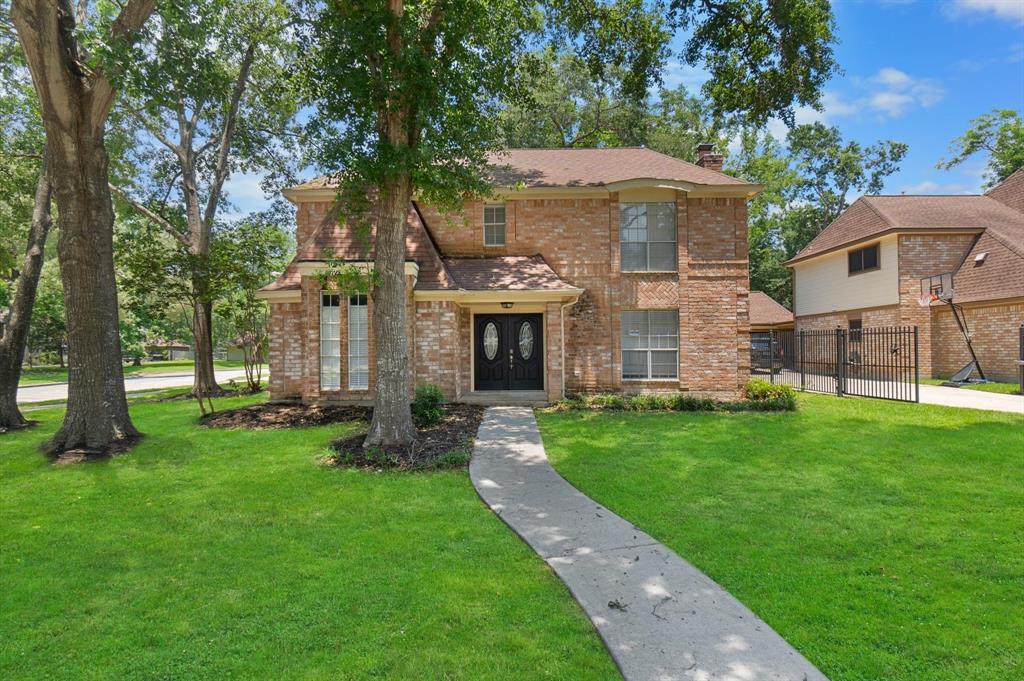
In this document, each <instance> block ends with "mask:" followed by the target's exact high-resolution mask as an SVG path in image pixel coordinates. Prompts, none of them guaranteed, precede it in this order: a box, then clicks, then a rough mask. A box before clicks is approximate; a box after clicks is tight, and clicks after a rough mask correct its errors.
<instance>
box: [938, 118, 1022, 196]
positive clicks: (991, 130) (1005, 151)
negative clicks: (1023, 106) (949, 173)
mask: <svg viewBox="0 0 1024 681" xmlns="http://www.w3.org/2000/svg"><path fill="white" fill-rule="evenodd" d="M979 152H981V153H985V154H988V166H987V167H986V169H985V186H986V187H993V186H995V185H997V184H999V183H1000V182H1002V181H1003V180H1005V179H1006V178H1008V177H1009V176H1010V175H1012V174H1013V173H1014V172H1015V171H1017V169H1019V168H1021V167H1024V122H1022V121H1021V115H1020V112H1019V111H1015V110H1013V109H994V110H993V111H991V112H989V113H986V114H982V115H981V116H978V117H977V118H975V119H974V120H973V121H971V125H970V127H969V128H968V129H967V131H966V132H964V134H962V135H960V137H957V138H956V139H955V140H953V142H952V143H951V144H950V145H949V153H950V158H948V159H942V160H940V161H939V163H938V166H937V167H938V168H940V169H944V170H949V169H950V168H953V167H956V166H958V165H960V164H961V163H963V162H964V161H966V160H967V158H968V157H970V156H973V155H974V154H977V153H979Z"/></svg>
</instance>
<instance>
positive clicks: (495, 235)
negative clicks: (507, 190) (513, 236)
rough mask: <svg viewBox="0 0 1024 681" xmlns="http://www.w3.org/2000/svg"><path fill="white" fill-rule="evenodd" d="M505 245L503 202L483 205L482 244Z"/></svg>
mask: <svg viewBox="0 0 1024 681" xmlns="http://www.w3.org/2000/svg"><path fill="white" fill-rule="evenodd" d="M504 245H505V204H503V203H499V204H488V205H486V206H484V246H504Z"/></svg>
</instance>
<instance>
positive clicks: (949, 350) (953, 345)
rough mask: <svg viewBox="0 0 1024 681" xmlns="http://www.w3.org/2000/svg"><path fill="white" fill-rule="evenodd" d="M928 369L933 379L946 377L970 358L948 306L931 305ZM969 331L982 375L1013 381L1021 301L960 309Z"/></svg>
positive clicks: (1022, 310) (1022, 311) (1022, 313)
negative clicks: (931, 370) (929, 366)
mask: <svg viewBox="0 0 1024 681" xmlns="http://www.w3.org/2000/svg"><path fill="white" fill-rule="evenodd" d="M931 309H932V338H931V350H932V358H933V359H932V368H933V372H934V374H935V376H936V377H937V378H949V377H950V376H952V375H953V374H954V373H956V372H957V371H959V370H960V369H962V368H963V366H964V365H965V364H967V362H969V361H970V359H971V356H970V353H968V352H967V344H966V343H964V339H963V335H962V334H961V333H960V329H959V328H958V327H957V325H956V321H955V320H954V319H953V315H952V313H951V312H950V310H949V306H948V305H933V306H932V308H931ZM962 309H963V311H964V315H965V316H966V318H967V326H968V328H969V329H970V330H971V333H972V334H973V335H972V337H971V344H972V345H973V346H974V352H975V353H976V354H977V355H978V361H979V362H981V368H982V369H983V370H984V371H985V376H986V377H987V378H989V379H991V380H995V381H1006V382H1008V383H1016V382H1017V381H1018V380H1020V379H1019V376H1020V375H1019V373H1018V367H1017V357H1018V353H1019V351H1020V349H1019V342H1020V341H1019V337H1018V334H1019V333H1020V331H1019V329H1020V325H1021V324H1022V323H1024V301H1016V302H1008V303H1005V304H997V305H969V306H965V307H964V308H962Z"/></svg>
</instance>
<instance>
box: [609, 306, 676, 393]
mask: <svg viewBox="0 0 1024 681" xmlns="http://www.w3.org/2000/svg"><path fill="white" fill-rule="evenodd" d="M678 377H679V311H678V310H630V311H627V312H623V313H622V378H623V380H649V379H671V378H678Z"/></svg>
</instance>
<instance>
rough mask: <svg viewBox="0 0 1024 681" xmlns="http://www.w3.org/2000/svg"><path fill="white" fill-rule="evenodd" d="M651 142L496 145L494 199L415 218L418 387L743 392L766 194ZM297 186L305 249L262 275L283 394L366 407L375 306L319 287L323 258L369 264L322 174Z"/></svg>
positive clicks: (411, 231)
mask: <svg viewBox="0 0 1024 681" xmlns="http://www.w3.org/2000/svg"><path fill="white" fill-rule="evenodd" d="M700 153H701V161H700V163H699V164H696V165H694V164H691V163H686V162H683V161H680V160H677V159H674V158H671V157H668V156H665V155H663V154H659V153H657V152H654V151H651V150H648V149H639V148H633V149H518V150H511V151H508V152H505V153H502V154H500V155H497V156H494V157H492V166H493V178H494V182H495V188H496V193H497V197H496V198H495V199H494V200H493V201H489V202H486V203H468V204H467V205H466V206H465V208H464V210H463V211H462V213H461V215H454V216H453V215H447V216H446V215H441V214H439V213H438V212H437V211H436V210H435V209H433V208H432V207H431V206H428V205H424V204H421V203H419V202H414V203H413V204H412V205H411V206H410V209H409V216H408V222H407V240H406V244H407V246H406V249H407V258H406V265H405V272H406V277H407V283H408V307H407V311H408V318H409V324H408V329H409V330H408V335H409V352H410V359H411V363H410V365H411V369H412V372H413V376H412V378H413V382H414V383H422V382H430V383H434V384H437V385H439V386H440V387H441V388H442V390H443V391H444V393H445V395H446V396H447V397H448V398H449V399H464V398H467V397H468V396H470V395H471V394H472V393H484V394H483V395H478V396H477V397H484V398H487V397H498V396H495V395H493V394H492V393H491V391H529V394H531V395H533V396H535V397H537V398H540V399H548V400H554V399H558V398H560V397H561V396H562V395H563V394H565V393H566V392H593V391H630V392H633V391H637V392H639V391H670V390H671V391H679V390H683V391H689V392H692V393H697V394H702V395H713V396H719V397H726V398H733V397H736V396H737V395H738V394H739V393H740V391H741V389H742V386H743V385H744V384H745V383H746V381H747V378H748V375H749V356H748V348H749V335H748V323H747V293H748V291H747V287H748V283H747V201H748V200H749V199H750V198H751V197H752V196H754V195H755V194H756V192H757V191H758V190H759V189H760V187H759V186H757V185H752V184H748V183H746V182H742V181H740V180H737V179H736V178H734V177H730V176H728V175H725V174H723V173H722V172H720V169H721V163H722V157H721V156H720V155H718V154H714V153H711V147H710V145H702V146H701V148H700ZM285 196H286V197H287V198H288V199H289V200H291V201H292V202H293V203H294V204H295V205H296V207H297V234H296V240H297V243H298V252H297V254H296V256H295V259H294V260H293V261H292V263H291V264H290V265H289V266H288V268H287V269H286V271H285V272H284V274H282V276H281V277H280V278H279V279H278V280H277V281H275V282H274V283H272V284H270V285H268V286H266V287H264V288H263V289H262V290H261V292H260V294H259V295H260V296H261V297H262V298H264V299H266V300H267V301H268V302H269V304H270V346H269V365H270V376H271V378H270V392H271V396H272V397H273V398H276V399H283V398H293V399H294V398H299V399H302V400H307V401H311V400H345V401H360V402H363V401H369V400H371V399H372V393H371V392H370V391H371V390H372V386H373V384H374V354H373V353H374V345H373V337H372V328H371V327H372V324H371V323H370V319H371V315H372V308H373V300H372V297H367V296H365V295H357V294H353V295H346V294H344V293H341V294H339V293H338V292H334V291H325V290H321V285H320V282H319V281H318V279H317V277H316V276H315V275H316V273H317V272H318V271H320V270H322V268H323V267H324V265H325V263H324V257H325V253H327V254H329V255H330V256H332V257H333V258H336V259H342V260H346V261H350V262H354V263H365V266H367V267H369V266H371V263H372V254H371V253H367V252H366V249H364V248H363V247H362V246H361V245H360V243H359V240H358V239H357V238H355V236H354V235H353V233H352V230H351V229H350V228H349V226H347V225H339V224H338V222H337V220H336V219H335V215H336V212H335V211H334V210H332V205H333V202H334V199H335V189H334V187H333V186H332V184H331V182H329V181H327V180H324V179H318V180H313V181H312V182H307V183H305V184H302V185H299V186H297V187H292V188H291V189H288V190H286V191H285Z"/></svg>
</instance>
